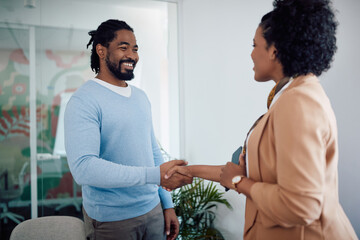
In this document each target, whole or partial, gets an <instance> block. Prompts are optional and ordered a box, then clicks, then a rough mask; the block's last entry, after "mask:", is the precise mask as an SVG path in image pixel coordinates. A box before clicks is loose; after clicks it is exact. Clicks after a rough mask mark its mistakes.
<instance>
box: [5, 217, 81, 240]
mask: <svg viewBox="0 0 360 240" xmlns="http://www.w3.org/2000/svg"><path fill="white" fill-rule="evenodd" d="M24 239H26V240H49V239H51V240H60V239H61V240H63V239H71V240H78V239H79V240H80V239H81V240H84V239H85V228H84V222H83V221H82V220H81V219H79V218H76V217H71V216H48V217H39V218H34V219H29V220H26V221H24V222H22V223H20V224H19V225H17V226H16V227H15V228H14V230H13V231H12V232H11V235H10V240H24Z"/></svg>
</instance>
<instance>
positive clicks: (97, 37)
mask: <svg viewBox="0 0 360 240" xmlns="http://www.w3.org/2000/svg"><path fill="white" fill-rule="evenodd" d="M123 29H125V30H129V31H131V32H134V30H133V29H132V28H131V27H130V26H129V25H128V24H127V23H126V22H124V21H120V20H116V19H109V20H107V21H105V22H103V23H101V24H100V26H99V27H98V28H97V29H96V30H93V31H90V32H89V35H90V36H91V38H90V41H89V43H88V44H87V45H86V48H88V47H89V46H90V45H91V44H92V49H91V57H90V59H91V63H90V65H91V69H92V70H93V71H94V72H95V73H99V70H100V62H99V56H98V55H97V53H96V45H97V44H98V43H100V44H101V45H103V46H104V47H108V46H109V43H110V42H111V41H112V40H113V39H114V38H115V32H116V31H119V30H123Z"/></svg>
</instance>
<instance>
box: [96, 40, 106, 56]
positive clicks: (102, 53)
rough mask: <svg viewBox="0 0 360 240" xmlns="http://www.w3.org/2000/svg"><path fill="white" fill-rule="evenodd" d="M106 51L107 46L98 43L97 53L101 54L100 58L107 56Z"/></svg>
mask: <svg viewBox="0 0 360 240" xmlns="http://www.w3.org/2000/svg"><path fill="white" fill-rule="evenodd" d="M105 51H106V48H105V47H104V46H103V45H101V44H100V43H98V44H97V45H96V53H97V55H98V56H99V58H100V59H104V58H105V56H106V53H105Z"/></svg>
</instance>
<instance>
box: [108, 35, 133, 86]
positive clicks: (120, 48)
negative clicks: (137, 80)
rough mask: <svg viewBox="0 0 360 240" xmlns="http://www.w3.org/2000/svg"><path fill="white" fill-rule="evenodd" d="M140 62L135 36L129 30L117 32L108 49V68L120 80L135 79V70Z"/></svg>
mask: <svg viewBox="0 0 360 240" xmlns="http://www.w3.org/2000/svg"><path fill="white" fill-rule="evenodd" d="M138 60H139V55H138V45H137V44H136V39H135V35H134V33H133V32H131V31H129V30H119V31H116V37H115V38H114V40H112V41H111V42H110V44H109V47H108V48H107V54H106V58H105V61H106V66H107V67H108V69H109V70H110V72H111V73H112V74H113V75H114V76H115V77H116V78H117V79H119V80H131V79H133V78H134V68H135V66H136V63H137V62H138Z"/></svg>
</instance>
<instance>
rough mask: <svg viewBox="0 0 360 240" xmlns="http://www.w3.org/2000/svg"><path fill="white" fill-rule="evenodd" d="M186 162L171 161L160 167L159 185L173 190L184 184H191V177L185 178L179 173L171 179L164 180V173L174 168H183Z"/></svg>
mask: <svg viewBox="0 0 360 240" xmlns="http://www.w3.org/2000/svg"><path fill="white" fill-rule="evenodd" d="M186 164H187V162H185V161H183V160H172V161H169V162H166V163H163V164H161V165H160V185H161V186H162V187H163V188H165V189H167V190H173V189H175V188H179V187H181V186H184V185H186V184H190V183H192V180H193V178H192V176H185V175H182V174H179V173H175V174H173V175H172V176H171V178H167V177H166V178H165V176H166V173H167V172H168V170H169V169H171V168H173V167H174V166H185V165H186Z"/></svg>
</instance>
